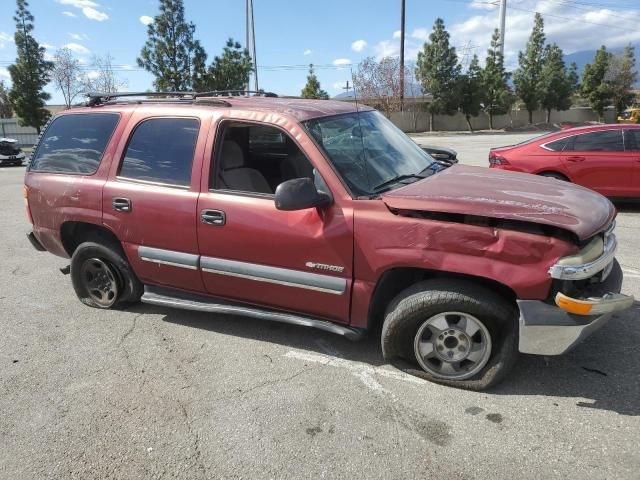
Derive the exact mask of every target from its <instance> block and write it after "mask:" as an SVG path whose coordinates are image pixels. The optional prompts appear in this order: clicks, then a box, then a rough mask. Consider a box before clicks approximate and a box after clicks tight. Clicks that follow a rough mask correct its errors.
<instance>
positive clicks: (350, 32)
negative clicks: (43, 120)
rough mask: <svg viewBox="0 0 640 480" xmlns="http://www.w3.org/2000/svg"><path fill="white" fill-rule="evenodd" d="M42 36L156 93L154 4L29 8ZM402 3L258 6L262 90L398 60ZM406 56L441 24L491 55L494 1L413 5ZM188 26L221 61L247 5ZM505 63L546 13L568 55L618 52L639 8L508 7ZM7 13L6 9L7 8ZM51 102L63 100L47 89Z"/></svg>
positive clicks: (336, 87)
mask: <svg viewBox="0 0 640 480" xmlns="http://www.w3.org/2000/svg"><path fill="white" fill-rule="evenodd" d="M30 3H31V6H30V8H31V11H32V13H33V14H34V15H35V32H34V33H35V36H36V38H37V39H38V40H39V41H40V42H41V44H42V45H45V46H46V47H47V53H48V54H49V55H53V54H54V53H55V51H56V49H57V48H59V47H61V46H65V45H66V46H67V47H68V48H70V49H72V50H73V51H74V52H75V53H76V55H77V56H78V58H79V59H80V60H81V61H82V62H83V65H85V67H83V68H85V69H86V71H87V72H89V71H90V66H89V62H90V59H91V56H92V55H93V54H99V55H104V54H106V53H110V54H111V55H112V56H113V57H114V64H115V65H117V69H118V74H119V75H120V76H121V77H122V78H125V79H127V80H128V83H129V86H128V90H141V91H144V90H146V89H148V88H151V82H152V77H151V76H150V75H149V74H148V73H146V72H144V71H141V70H140V69H139V68H138V67H137V65H136V57H137V55H138V54H139V52H140V49H141V47H142V46H143V44H144V42H145V39H146V26H145V25H144V24H143V23H144V20H145V18H144V17H145V16H150V17H153V16H154V15H156V14H157V12H158V3H159V2H158V1H157V0H31V2H30ZM399 3H400V2H399V0H351V1H349V2H345V1H338V0H322V1H313V2H311V1H306V0H254V10H255V22H256V23H255V28H256V40H257V41H256V44H257V57H258V66H259V71H258V74H259V79H260V87H262V88H264V89H265V90H269V91H274V92H277V93H280V94H286V95H297V94H299V93H300V90H301V89H302V87H303V85H304V83H305V81H306V75H307V72H306V69H305V68H304V67H291V66H292V65H293V66H300V65H307V64H309V63H314V64H315V65H317V66H318V68H317V74H318V77H319V79H320V82H321V84H322V86H323V88H324V89H326V90H327V91H328V92H329V93H330V95H332V96H333V95H336V94H338V93H340V92H341V89H340V87H341V86H342V85H344V83H345V82H346V80H347V79H349V78H350V70H349V66H348V65H347V64H354V65H355V64H357V63H358V62H359V61H360V60H362V59H363V58H364V57H366V56H375V57H378V58H381V57H382V56H385V55H397V54H398V49H399V40H398V36H399V35H398V32H397V31H398V30H399V23H400V22H399V17H400V15H399ZM406 3H407V7H406V8H407V13H406V30H407V41H406V47H405V48H406V51H407V57H408V59H409V60H411V59H413V58H415V56H416V54H417V51H418V50H419V49H420V48H421V46H422V43H423V42H424V40H425V39H426V37H427V35H428V33H429V31H430V30H431V27H432V25H433V21H434V20H435V18H436V17H438V16H440V17H442V18H443V19H444V20H445V24H446V26H447V28H448V30H449V31H450V32H451V35H452V43H453V44H454V45H456V46H457V47H458V50H459V54H460V53H464V52H471V53H474V52H475V53H478V54H480V56H481V57H483V56H484V53H485V50H486V47H487V45H488V43H489V40H490V36H491V32H492V30H493V29H494V28H495V27H496V26H497V23H498V10H497V8H496V6H495V5H494V3H495V0H406ZM12 4H13V1H12V0H4V2H3V15H2V16H0V79H2V80H5V81H7V80H8V72H7V70H6V67H7V66H8V65H9V64H10V63H11V62H13V61H14V59H15V48H14V45H13V33H14V29H15V27H14V22H13V20H12V19H11V16H12V15H9V10H12V9H13V5H12ZM184 4H185V10H186V16H187V19H188V20H191V21H193V22H194V23H195V24H196V37H197V38H198V39H200V41H201V43H202V45H203V46H204V47H205V49H206V50H207V53H208V54H209V57H210V58H212V57H213V56H214V55H216V54H218V53H219V52H220V51H221V50H222V47H223V45H224V42H225V40H226V39H227V38H228V37H233V38H234V39H237V40H239V41H241V42H243V41H244V1H243V0H185V1H184ZM509 5H510V8H509V10H508V16H507V29H506V30H507V40H506V60H507V64H508V65H515V62H516V58H517V51H518V50H519V49H521V48H523V47H524V44H525V42H526V38H527V37H528V35H529V32H530V29H531V25H532V20H533V15H534V14H533V12H534V11H540V12H542V13H543V15H544V18H545V22H546V25H545V27H546V32H547V36H548V37H549V39H550V40H551V41H556V42H558V43H559V44H560V46H561V47H562V48H563V49H564V50H565V53H571V52H574V51H578V50H586V49H591V48H597V47H598V46H599V45H600V44H602V43H605V44H606V45H607V46H609V47H618V46H622V45H625V44H626V43H628V42H638V41H640V28H638V25H640V2H639V1H638V0H509ZM7 7H9V8H7ZM48 91H49V92H50V93H52V94H53V98H52V101H51V103H61V96H60V95H59V94H58V93H57V92H55V90H54V88H53V87H52V86H50V87H49V88H48Z"/></svg>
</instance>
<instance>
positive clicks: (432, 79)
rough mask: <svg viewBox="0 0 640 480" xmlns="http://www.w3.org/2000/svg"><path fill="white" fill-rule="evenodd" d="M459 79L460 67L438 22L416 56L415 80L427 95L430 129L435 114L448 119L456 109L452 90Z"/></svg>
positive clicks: (440, 22)
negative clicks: (444, 115)
mask: <svg viewBox="0 0 640 480" xmlns="http://www.w3.org/2000/svg"><path fill="white" fill-rule="evenodd" d="M459 76H460V65H459V64H458V56H457V55H456V49H455V48H454V47H451V46H450V45H449V33H448V32H447V30H446V29H445V28H444V22H443V21H442V19H441V18H438V19H436V21H435V23H434V24H433V32H431V35H429V42H425V44H424V46H423V47H422V51H421V52H418V61H417V63H416V78H417V79H418V81H419V82H420V84H421V85H422V90H423V91H424V92H426V93H429V94H431V96H432V98H433V99H432V101H431V103H430V105H429V112H430V113H431V123H430V125H431V128H432V129H433V117H434V115H435V114H446V115H452V114H453V113H454V112H455V111H456V110H457V109H458V98H457V92H456V87H457V84H458V77H459Z"/></svg>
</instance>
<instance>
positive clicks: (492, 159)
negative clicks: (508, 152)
mask: <svg viewBox="0 0 640 480" xmlns="http://www.w3.org/2000/svg"><path fill="white" fill-rule="evenodd" d="M489 165H509V161H508V160H507V159H506V158H504V157H503V156H502V155H498V154H497V153H494V152H489Z"/></svg>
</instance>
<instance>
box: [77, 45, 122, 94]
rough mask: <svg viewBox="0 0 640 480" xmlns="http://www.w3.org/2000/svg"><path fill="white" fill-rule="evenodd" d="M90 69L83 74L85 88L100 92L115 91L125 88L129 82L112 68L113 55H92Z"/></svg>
mask: <svg viewBox="0 0 640 480" xmlns="http://www.w3.org/2000/svg"><path fill="white" fill-rule="evenodd" d="M91 68H92V71H91V72H89V73H87V74H85V75H84V84H85V90H87V91H92V92H100V93H115V92H118V91H121V90H122V89H124V88H127V86H128V85H129V82H128V81H127V80H126V79H123V78H120V76H119V75H118V74H117V73H116V72H115V70H114V68H113V56H111V54H109V53H107V54H106V55H103V56H100V55H94V56H93V58H92V59H91Z"/></svg>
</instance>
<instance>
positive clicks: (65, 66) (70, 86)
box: [51, 48, 84, 108]
mask: <svg viewBox="0 0 640 480" xmlns="http://www.w3.org/2000/svg"><path fill="white" fill-rule="evenodd" d="M51 79H52V80H53V83H54V85H55V86H56V88H57V89H58V90H60V92H62V97H63V98H64V104H65V105H66V107H67V108H71V104H72V102H73V100H74V99H75V98H76V97H77V96H78V95H79V94H80V93H82V92H83V91H84V85H83V81H82V78H81V75H80V62H79V61H78V59H77V58H75V57H74V56H73V53H72V52H71V50H69V49H68V48H61V49H60V50H58V51H57V52H56V54H55V56H54V58H53V70H52V71H51Z"/></svg>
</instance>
